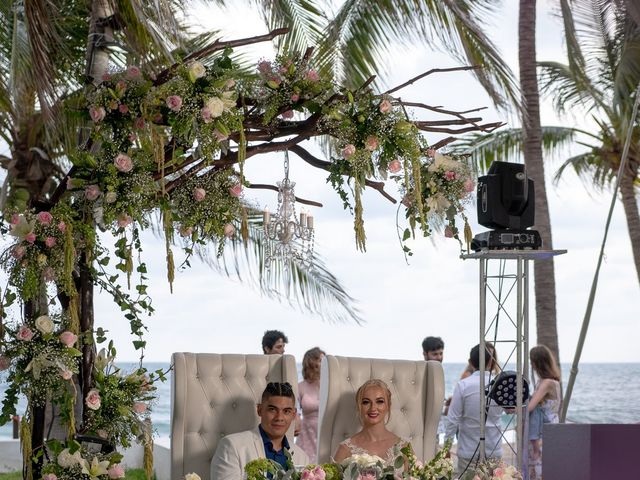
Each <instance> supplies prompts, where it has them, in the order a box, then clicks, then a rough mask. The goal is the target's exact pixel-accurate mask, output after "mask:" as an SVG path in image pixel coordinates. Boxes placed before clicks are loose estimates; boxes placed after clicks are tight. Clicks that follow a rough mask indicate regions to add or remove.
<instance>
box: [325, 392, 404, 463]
mask: <svg viewBox="0 0 640 480" xmlns="http://www.w3.org/2000/svg"><path fill="white" fill-rule="evenodd" d="M356 407H357V409H358V415H359V418H360V423H361V424H362V429H361V430H360V431H359V432H358V433H356V434H355V435H353V436H352V437H349V438H347V439H346V440H345V441H344V442H342V443H340V446H339V447H338V450H337V451H336V454H335V455H334V460H335V462H336V463H342V462H343V461H344V460H345V459H347V458H349V457H351V456H353V455H362V454H368V455H375V456H378V457H380V458H381V459H382V460H384V461H385V462H386V463H387V464H388V465H393V462H394V460H395V458H396V456H397V455H398V452H399V451H400V449H401V448H403V447H404V446H405V445H407V443H408V442H406V441H405V440H403V439H402V438H400V437H398V436H397V435H396V434H394V433H393V432H390V431H389V430H387V427H386V424H387V422H388V421H389V417H390V415H391V391H390V390H389V387H388V386H387V384H386V383H384V382H383V381H382V380H378V379H373V380H368V381H366V382H365V383H364V384H362V386H361V387H360V388H359V389H358V391H357V393H356Z"/></svg>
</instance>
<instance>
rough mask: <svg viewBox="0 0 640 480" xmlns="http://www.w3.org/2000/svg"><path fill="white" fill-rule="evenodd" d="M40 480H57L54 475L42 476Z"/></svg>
mask: <svg viewBox="0 0 640 480" xmlns="http://www.w3.org/2000/svg"><path fill="white" fill-rule="evenodd" d="M42 480H58V477H57V476H56V474H55V473H46V474H44V475H43V476H42Z"/></svg>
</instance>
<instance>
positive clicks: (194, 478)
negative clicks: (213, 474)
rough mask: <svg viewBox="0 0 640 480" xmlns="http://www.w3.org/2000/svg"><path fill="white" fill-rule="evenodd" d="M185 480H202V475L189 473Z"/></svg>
mask: <svg viewBox="0 0 640 480" xmlns="http://www.w3.org/2000/svg"><path fill="white" fill-rule="evenodd" d="M184 480H201V479H200V475H198V474H197V473H187V474H186V475H185V476H184Z"/></svg>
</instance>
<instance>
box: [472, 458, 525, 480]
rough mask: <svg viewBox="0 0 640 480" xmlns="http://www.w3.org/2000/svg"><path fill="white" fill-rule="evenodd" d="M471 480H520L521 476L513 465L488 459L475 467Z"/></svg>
mask: <svg viewBox="0 0 640 480" xmlns="http://www.w3.org/2000/svg"><path fill="white" fill-rule="evenodd" d="M473 480H522V474H521V473H520V472H519V471H518V469H517V468H516V467H514V466H513V465H509V464H507V463H505V462H504V461H502V460H499V459H495V458H490V459H487V460H485V461H484V462H482V463H480V464H478V465H477V466H476V469H475V475H474V477H473Z"/></svg>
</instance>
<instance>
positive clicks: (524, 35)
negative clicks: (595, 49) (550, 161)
mask: <svg viewBox="0 0 640 480" xmlns="http://www.w3.org/2000/svg"><path fill="white" fill-rule="evenodd" d="M518 38H519V44H518V59H519V63H520V88H521V90H522V97H523V108H524V111H523V115H522V131H523V136H524V163H525V165H526V167H527V174H528V175H529V177H530V178H531V179H533V181H534V182H535V209H536V224H535V226H534V228H535V229H536V230H538V231H539V232H540V235H541V236H542V246H543V248H544V249H545V250H551V249H553V242H552V239H551V220H550V218H549V205H548V203H547V190H546V188H545V177H544V164H543V159H542V128H541V127H540V95H539V93H538V78H537V72H536V2H535V0H520V18H519V25H518ZM533 272H534V279H535V296H536V327H537V328H536V331H537V337H538V343H539V344H542V345H546V346H547V347H549V349H551V351H552V352H553V354H554V356H555V357H556V359H557V360H558V361H559V359H560V354H559V349H558V329H557V325H556V284H555V272H554V262H553V258H550V259H548V260H537V261H536V262H535V263H534V267H533Z"/></svg>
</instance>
